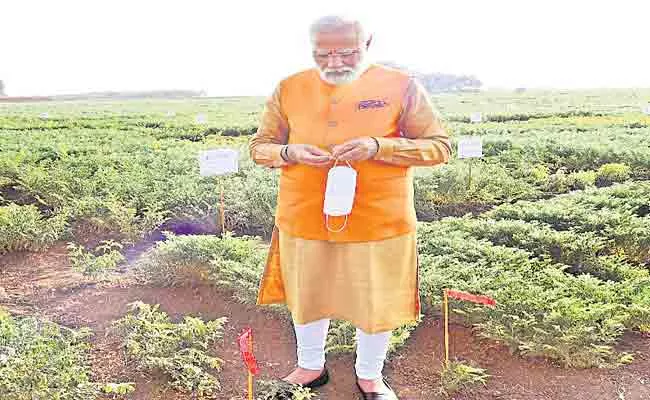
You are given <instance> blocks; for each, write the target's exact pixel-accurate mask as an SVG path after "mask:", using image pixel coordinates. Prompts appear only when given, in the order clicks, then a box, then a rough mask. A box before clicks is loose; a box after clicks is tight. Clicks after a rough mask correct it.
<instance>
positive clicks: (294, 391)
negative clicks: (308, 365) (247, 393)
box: [255, 380, 316, 400]
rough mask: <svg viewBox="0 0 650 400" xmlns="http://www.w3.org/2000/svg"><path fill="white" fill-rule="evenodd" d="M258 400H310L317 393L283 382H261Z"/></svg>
mask: <svg viewBox="0 0 650 400" xmlns="http://www.w3.org/2000/svg"><path fill="white" fill-rule="evenodd" d="M257 386H258V387H257V393H260V394H259V395H256V396H255V398H256V400H309V399H313V398H315V397H316V393H314V392H312V391H311V390H310V389H309V388H306V387H302V386H299V385H289V384H286V383H284V382H281V381H265V380H261V381H259V382H258V384H257Z"/></svg>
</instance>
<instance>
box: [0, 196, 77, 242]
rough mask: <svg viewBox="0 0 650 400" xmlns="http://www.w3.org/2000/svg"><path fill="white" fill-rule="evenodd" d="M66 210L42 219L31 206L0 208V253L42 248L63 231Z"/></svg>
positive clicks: (57, 237)
mask: <svg viewBox="0 0 650 400" xmlns="http://www.w3.org/2000/svg"><path fill="white" fill-rule="evenodd" d="M66 227H67V224H66V215H65V213H60V214H56V215H54V216H52V217H50V218H44V217H43V215H42V214H41V213H40V211H39V210H38V208H36V206H34V205H25V206H19V205H16V204H10V205H8V206H4V207H0V254H4V253H7V252H10V251H23V250H31V251H35V250H42V249H44V248H46V247H48V246H50V245H51V244H52V243H54V242H55V241H56V240H58V239H59V238H60V237H61V236H62V235H63V234H64V233H65V231H66Z"/></svg>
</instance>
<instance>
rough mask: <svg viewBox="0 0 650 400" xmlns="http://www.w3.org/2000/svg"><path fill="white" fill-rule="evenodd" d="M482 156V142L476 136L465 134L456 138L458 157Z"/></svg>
mask: <svg viewBox="0 0 650 400" xmlns="http://www.w3.org/2000/svg"><path fill="white" fill-rule="evenodd" d="M473 157H483V143H482V142H481V138H480V137H478V136H465V137H461V138H460V139H459V140H458V158H473Z"/></svg>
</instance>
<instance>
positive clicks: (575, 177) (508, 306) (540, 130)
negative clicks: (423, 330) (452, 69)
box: [0, 90, 650, 400]
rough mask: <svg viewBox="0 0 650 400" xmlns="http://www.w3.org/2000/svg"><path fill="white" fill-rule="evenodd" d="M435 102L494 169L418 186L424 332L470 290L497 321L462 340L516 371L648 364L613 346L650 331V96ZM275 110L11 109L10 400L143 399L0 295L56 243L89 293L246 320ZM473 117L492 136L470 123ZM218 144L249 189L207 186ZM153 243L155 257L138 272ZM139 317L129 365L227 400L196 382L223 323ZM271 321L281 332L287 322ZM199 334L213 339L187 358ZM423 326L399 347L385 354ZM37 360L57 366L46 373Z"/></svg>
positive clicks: (5, 113) (266, 198)
mask: <svg viewBox="0 0 650 400" xmlns="http://www.w3.org/2000/svg"><path fill="white" fill-rule="evenodd" d="M433 102H434V104H435V105H436V106H437V108H438V109H439V110H440V113H441V115H442V117H443V118H444V120H445V124H446V126H447V129H448V131H449V133H450V135H451V136H452V138H453V142H454V145H456V144H457V142H458V139H459V138H460V137H461V136H479V137H481V139H482V142H483V152H484V156H483V157H482V158H480V159H472V160H468V159H462V160H461V159H458V158H457V157H456V155H457V154H454V157H453V159H452V160H451V161H450V162H449V164H447V165H444V166H440V167H435V168H419V169H418V170H417V172H416V182H415V183H416V185H415V201H416V210H417V214H418V218H419V220H420V221H421V222H420V225H419V228H418V240H419V252H420V256H421V259H420V264H421V265H420V273H421V276H420V284H421V294H422V301H423V304H424V307H423V313H424V315H423V318H427V317H431V318H438V316H439V314H440V298H441V293H442V290H443V288H446V287H448V288H454V289H459V290H465V291H469V292H472V293H478V294H484V295H488V296H491V297H493V298H494V299H495V300H496V301H497V306H496V307H495V308H485V307H482V306H476V305H473V304H470V303H460V302H452V308H453V310H454V315H455V318H456V321H457V323H464V324H466V325H471V326H473V327H474V328H475V330H474V334H475V335H476V336H478V337H481V338H486V339H488V340H491V341H495V342H499V343H501V344H504V345H505V346H507V348H508V349H509V350H510V351H511V352H512V353H513V354H516V355H518V356H520V357H522V358H541V359H544V360H546V361H547V362H549V363H553V364H555V365H559V366H562V367H565V368H592V367H619V366H621V365H623V364H630V363H634V362H636V357H635V354H634V350H635V349H629V348H627V349H625V350H620V349H618V347H617V346H618V344H620V342H621V340H622V338H623V337H624V335H629V334H633V335H641V336H643V335H648V334H650V115H645V114H643V113H642V111H641V109H642V107H643V106H644V105H645V104H647V103H648V102H650V90H601V91H571V92H551V91H549V92H543V91H524V92H521V93H515V92H505V91H504V92H485V93H464V94H444V95H436V96H433ZM263 103H264V99H261V98H218V99H212V98H210V99H207V98H206V99H188V100H131V101H120V102H116V101H94V102H72V101H71V102H39V103H22V104H10V103H0V290H1V291H0V295H2V296H0V397H1V398H3V399H5V398H7V399H21V400H22V399H28V398H29V399H32V398H34V397H30V396H28V395H27V393H26V391H31V392H32V393H38V397H35V398H38V399H54V398H60V399H68V398H69V399H73V398H75V399H76V398H84V399H85V398H89V399H90V398H96V397H97V396H113V394H107V392H111V391H113V392H115V391H120V392H123V393H122V394H120V396H126V397H128V396H130V395H129V392H132V391H133V390H134V389H133V386H132V385H130V384H128V383H119V384H118V383H114V384H111V383H110V382H106V381H102V379H100V378H98V380H97V382H95V381H92V380H91V378H90V377H89V371H90V370H91V368H92V365H91V364H89V363H88V360H87V358H85V357H84V356H83V354H85V353H84V352H87V351H88V347H90V346H91V345H92V343H91V344H88V343H87V341H86V339H87V338H86V337H87V335H86V333H85V332H86V331H84V330H81V331H74V330H72V331H68V328H66V327H60V326H59V325H56V324H54V325H46V324H44V323H43V325H41V323H39V322H38V321H39V320H40V318H41V317H42V316H41V315H30V316H26V315H19V314H17V313H13V312H12V308H15V307H14V306H15V305H16V304H21V302H23V303H29V302H30V301H31V300H33V299H32V298H30V296H31V295H30V294H28V293H25V292H22V291H21V289H19V288H16V287H14V286H12V284H10V283H8V281H5V280H4V279H5V277H4V273H5V272H6V273H7V276H9V273H8V272H7V271H10V270H11V269H12V268H13V265H12V261H11V260H14V259H15V257H17V256H19V255H20V254H40V255H42V256H43V257H44V258H47V256H48V254H49V253H48V252H49V251H51V249H53V248H57V249H61V244H63V245H64V247H63V248H64V249H65V251H66V257H67V258H68V260H69V261H68V263H67V264H66V268H70V270H71V271H74V273H75V274H77V275H75V276H79V279H80V280H83V282H85V284H88V282H92V283H101V284H102V285H108V286H110V285H112V284H115V282H120V280H121V279H122V278H123V277H124V276H129V277H133V279H134V280H137V282H138V285H143V287H156V288H158V287H165V288H166V287H179V286H184V285H189V284H190V282H194V283H195V282H196V281H197V280H199V281H201V282H203V283H207V284H209V285H214V286H216V287H218V288H220V289H223V290H229V291H230V292H231V293H232V296H233V298H232V301H233V303H244V304H249V305H250V304H254V301H255V296H256V290H257V285H258V283H259V279H260V276H261V273H262V268H263V263H264V261H265V254H266V248H267V246H268V239H269V235H270V232H271V230H272V227H273V214H274V209H275V197H276V194H277V177H278V172H277V171H271V170H266V169H263V168H261V167H258V166H256V165H254V164H253V163H252V162H251V161H250V159H249V156H248V153H247V143H248V140H249V138H250V135H251V134H252V133H254V132H255V130H256V126H257V121H258V118H259V116H260V112H261V110H262V107H263ZM474 112H481V113H482V116H483V122H479V123H472V122H470V115H471V114H472V113H474ZM44 113H47V114H46V115H44ZM199 114H203V115H204V116H205V119H206V120H205V121H204V122H203V123H199V122H198V121H197V116H198V115H199ZM216 147H230V148H235V149H238V150H239V151H240V155H241V160H240V170H239V172H238V173H236V174H233V175H228V176H223V177H201V176H200V174H199V165H198V160H197V156H198V153H199V151H201V150H205V149H210V148H216ZM454 151H456V149H455V150H454ZM470 164H471V165H470ZM470 171H471V178H470ZM222 191H223V193H224V196H225V200H224V201H225V217H226V228H227V230H228V233H226V234H224V235H221V233H222V229H223V227H222V226H221V224H220V223H219V201H220V193H221V192H222ZM163 237H164V239H165V240H161V239H162V238H163ZM142 243H148V244H149V246H148V247H147V251H144V252H141V253H137V254H136V255H135V256H131V255H132V254H134V253H132V252H130V249H134V248H138V246H140V245H141V244H142ZM57 246H58V247H57ZM34 268H36V266H34ZM11 273H12V274H14V273H16V271H13V270H12V272H11ZM120 284H121V283H120ZM192 284H193V283H192ZM3 287H5V288H4V289H3ZM12 288H13V289H12ZM1 304H5V307H4V308H5V309H6V310H7V311H8V312H7V311H5V312H3V311H1V309H2V308H3V307H2V306H1ZM138 309H139V310H140V311H139V312H140V313H145V312H148V313H149V315H148V318H149V320H146V318H144V317H142V315H140V318H141V320H140V319H138V318H137V317H134V316H130V317H129V316H125V317H124V318H131V320H128V321H130V322H129V323H126V322H124V321H125V320H121V321H122V322H121V323H119V321H118V322H117V324H118V325H119V326H120V327H121V328H122V329H123V330H128V329H131V330H132V331H131V332H130V333H129V332H127V333H125V332H121V333H115V335H116V336H115V337H116V338H118V337H119V338H125V339H124V343H125V344H124V348H125V349H126V350H127V351H126V353H127V354H128V357H132V358H133V359H134V360H136V361H135V364H134V365H137V368H138V369H142V368H144V369H145V370H146V371H150V370H152V369H156V370H158V371H163V372H164V373H165V374H168V376H169V381H170V385H171V387H172V388H173V389H174V390H176V391H178V392H183V391H186V392H192V391H194V392H195V393H199V392H200V393H201V394H202V395H204V396H208V397H209V396H213V395H214V393H219V390H220V385H219V379H218V378H216V377H215V376H217V377H218V375H219V372H213V373H214V375H215V376H211V375H209V374H207V375H206V374H205V373H204V372H205V371H210V370H211V367H210V366H212V367H214V368H213V369H214V370H215V371H218V368H217V367H218V366H219V365H220V360H218V359H214V358H213V357H214V355H207V354H204V351H206V350H207V349H209V348H210V347H209V346H208V345H207V344H206V343H208V341H209V340H214V339H215V338H217V337H218V336H219V335H220V334H221V333H220V330H221V329H222V325H225V326H227V325H228V323H230V322H231V321H228V322H226V321H223V320H218V321H211V322H207V323H206V324H208V327H210V326H211V327H212V328H210V329H208V328H206V327H205V325H203V322H202V321H200V320H191V319H188V320H185V322H183V324H177V325H175V324H173V323H169V322H168V321H167V322H165V323H164V324H163V325H164V326H162V325H160V324H162V322H161V323H160V324H156V323H154V322H155V320H156V319H160V318H162V317H158V316H156V315H155V314H153V311H152V310H151V309H149V308H147V307H145V306H142V305H140V308H133V310H136V311H137V310H138ZM269 311H270V312H271V313H274V314H277V315H278V316H283V315H284V311H283V309H282V308H281V307H277V308H276V307H270V308H269ZM145 317H147V316H145ZM188 318H189V317H188ZM138 321H140V322H138ZM143 321H144V322H143ZM152 321H154V322H152ZM48 324H49V323H48ZM165 324H166V325H165ZM192 324H194V326H198V327H199V328H196V329H199V330H200V331H201V332H202V333H201V334H200V335H198V336H201V337H200V338H199V337H198V336H197V337H196V338H195V340H194V341H193V342H192V343H193V345H192V346H193V347H192V346H189V347H184V345H183V344H182V343H185V342H186V341H184V340H182V339H183V338H184V336H183V335H187V332H186V330H188V329H191V328H189V327H188V326H191V325H192ZM210 324H212V325H210ZM161 326H162V327H161ZM134 327H139V328H137V329H140V331H136V332H135V333H134V332H133V329H136V328H134ZM75 328H81V327H75ZM82 329H83V328H82ZM418 329H419V327H418V326H408V327H404V329H402V330H399V331H397V332H395V333H394V338H393V339H394V340H393V345H394V346H393V348H392V350H391V356H394V355H395V354H399V353H400V351H402V348H403V346H404V343H406V342H407V341H408V338H409V337H410V336H411V335H413V334H414V332H417V330H418ZM157 330H160V331H157ZM162 330H165V332H167V333H165V332H162ZM217 331H219V332H217ZM351 331H352V327H351V326H348V325H346V324H345V323H338V324H337V325H336V326H335V327H333V330H332V333H331V335H330V338H329V339H328V349H329V351H331V352H332V353H337V352H343V353H345V352H349V351H351V350H352V349H353V347H352V343H353V342H352V341H353V335H351V333H350V332H351ZM53 332H54V333H53ZM161 332H162V333H161ZM169 332H173V334H172V333H169ZM134 335H135V336H134ZM142 335H144V336H142ZM147 335H149V336H148V337H150V338H151V337H159V336H160V337H166V339H165V340H172V339H171V338H172V336H173V335H178V336H179V337H180V339H178V343H181V344H177V342H176V341H174V345H173V346H178V349H179V350H178V351H177V352H176V353H173V354H164V355H161V354H162V353H160V351H159V349H154V350H155V351H154V350H152V349H147V348H141V347H138V346H144V345H142V344H138V343H139V342H135V341H134V340H132V339H129V338H132V337H145V338H146V337H147ZM173 337H176V336H173ZM208 339H209V340H208ZM120 340H121V339H120ZM160 340H162V339H160ZM260 340H264V339H263V338H260ZM35 346H36V347H35ZM38 346H41V347H42V348H47V349H49V350H48V351H47V354H50V356H49V357H48V358H49V359H48V360H44V359H42V358H43V357H42V356H39V355H38V352H37V351H36V350H35V348H37V347H38ZM145 347H146V346H145ZM9 348H10V349H12V350H11V351H9V350H7V349H9ZM174 348H176V347H174ZM644 357H645V358H647V357H650V354H645V355H644ZM57 362H58V363H60V364H56V363H57ZM174 363H176V364H174ZM178 363H181V364H183V363H185V365H187V364H192V363H194V364H193V365H194V366H195V367H196V368H197V369H200V370H201V371H202V372H201V373H198V372H196V373H194V374H192V373H189V372H188V371H187V368H185V369H184V368H181V367H178ZM61 365H65V366H66V367H65V368H62V367H60V366H61ZM134 368H136V367H135V366H134ZM488 372H489V371H488ZM60 374H65V377H62V376H60ZM26 375H31V376H33V377H36V376H41V377H45V376H49V377H50V378H51V379H49V380H48V379H44V378H43V379H40V380H39V379H33V380H30V379H26V378H25V376H26ZM55 377H56V378H55ZM93 379H94V378H93ZM110 379H113V380H116V381H118V380H123V378H122V377H118V376H114V377H111V378H110ZM100 381H101V382H100ZM135 386H136V387H137V386H138V385H137V383H136V385H135ZM221 386H223V385H221ZM3 391H4V392H5V393H8V394H5V395H4V396H2V392H3ZM66 396H67V397H66ZM75 396H76V397H75ZM116 396H117V395H116ZM142 398H146V397H142ZM187 398H190V397H187ZM216 398H222V397H218V396H217V397H216ZM639 398H642V397H639Z"/></svg>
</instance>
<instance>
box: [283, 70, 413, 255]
mask: <svg viewBox="0 0 650 400" xmlns="http://www.w3.org/2000/svg"><path fill="white" fill-rule="evenodd" d="M408 83H409V77H408V75H407V74H405V73H403V72H400V71H397V70H393V69H389V68H386V67H382V66H377V65H374V66H372V67H370V68H369V69H368V70H367V71H366V72H365V73H364V74H363V75H362V76H361V78H359V79H357V80H356V81H354V82H352V83H351V84H348V85H343V86H333V85H329V84H327V83H325V82H323V81H322V80H321V79H320V77H319V76H318V71H317V70H316V69H312V70H308V71H304V72H301V73H298V74H296V75H293V76H291V77H289V78H287V79H285V80H284V81H283V82H282V83H281V85H280V95H281V97H280V98H281V104H282V112H283V113H284V115H285V116H286V118H287V120H288V124H289V138H288V143H289V144H292V143H297V144H298V143H304V144H312V145H316V146H319V147H321V148H323V149H328V150H329V147H330V146H332V145H336V144H341V143H343V142H345V141H347V140H350V139H353V138H357V137H362V136H374V137H398V136H400V132H399V128H398V121H399V117H400V113H401V111H402V101H403V98H404V95H405V93H406V90H407V87H408ZM350 164H351V166H352V167H353V168H354V169H355V170H356V171H357V173H358V175H357V190H356V194H355V199H354V205H353V207H352V212H351V214H350V215H349V219H348V222H347V226H346V228H345V229H344V230H343V231H341V232H337V233H334V232H330V231H328V230H327V228H326V222H325V215H324V214H323V202H324V196H325V186H326V182H327V172H328V170H329V169H328V168H318V167H311V166H307V165H289V166H285V167H283V168H282V173H281V176H280V187H279V195H278V205H277V210H276V225H277V226H278V227H279V228H280V230H282V231H285V232H287V233H288V234H290V235H292V236H296V237H300V238H303V239H312V240H329V241H335V242H365V241H373V240H383V239H387V238H390V237H395V236H398V235H402V234H406V233H409V232H412V231H414V230H415V227H416V215H415V208H414V204H413V176H412V175H413V174H412V168H410V167H405V166H396V165H391V164H388V163H384V162H381V161H376V160H368V161H361V162H351V163H350ZM343 165H345V163H343ZM344 221H345V217H330V219H329V223H330V226H331V227H333V228H334V229H336V228H338V227H339V226H342V224H343V223H344Z"/></svg>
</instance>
